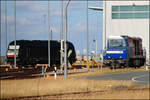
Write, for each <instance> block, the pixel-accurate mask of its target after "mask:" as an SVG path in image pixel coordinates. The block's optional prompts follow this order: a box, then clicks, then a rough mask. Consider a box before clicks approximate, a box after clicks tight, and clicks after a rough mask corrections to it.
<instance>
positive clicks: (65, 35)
mask: <svg viewBox="0 0 150 100" xmlns="http://www.w3.org/2000/svg"><path fill="white" fill-rule="evenodd" d="M69 3H70V0H68V2H67V5H66V7H65V30H64V43H65V57H64V60H65V61H64V63H65V66H64V67H65V68H64V69H65V70H64V78H65V79H67V66H68V64H67V58H68V57H67V8H68V6H69Z"/></svg>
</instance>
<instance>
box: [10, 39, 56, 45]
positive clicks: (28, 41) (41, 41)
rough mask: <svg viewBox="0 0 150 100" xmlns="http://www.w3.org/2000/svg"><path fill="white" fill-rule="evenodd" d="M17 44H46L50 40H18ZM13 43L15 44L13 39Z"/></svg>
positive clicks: (54, 41) (52, 41) (53, 41)
mask: <svg viewBox="0 0 150 100" xmlns="http://www.w3.org/2000/svg"><path fill="white" fill-rule="evenodd" d="M16 43H17V45H19V44H28V45H34V44H36V45H38V44H39V45H44V44H47V43H48V40H17V41H16ZM51 43H53V44H55V43H59V41H57V40H51ZM11 44H14V41H12V42H11V43H10V45H11Z"/></svg>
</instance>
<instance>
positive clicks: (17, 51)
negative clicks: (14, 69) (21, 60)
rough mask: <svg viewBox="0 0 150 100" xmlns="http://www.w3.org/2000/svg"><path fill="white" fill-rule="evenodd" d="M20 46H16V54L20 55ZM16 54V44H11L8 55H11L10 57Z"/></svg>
mask: <svg viewBox="0 0 150 100" xmlns="http://www.w3.org/2000/svg"><path fill="white" fill-rule="evenodd" d="M19 48H20V46H19V45H17V46H16V56H18V53H19ZM14 55H15V46H14V45H10V46H9V49H8V51H7V56H9V57H14Z"/></svg>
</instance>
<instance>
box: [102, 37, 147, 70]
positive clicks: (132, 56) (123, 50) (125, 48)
mask: <svg viewBox="0 0 150 100" xmlns="http://www.w3.org/2000/svg"><path fill="white" fill-rule="evenodd" d="M103 58H104V64H105V65H108V66H110V68H119V67H125V66H130V67H141V66H143V65H144V64H145V61H146V51H145V49H143V48H142V39H141V38H139V37H129V36H110V37H109V38H108V40H107V49H106V50H105V53H104V56H103Z"/></svg>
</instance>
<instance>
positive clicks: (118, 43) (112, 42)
mask: <svg viewBox="0 0 150 100" xmlns="http://www.w3.org/2000/svg"><path fill="white" fill-rule="evenodd" d="M108 45H109V47H120V46H122V40H121V39H110V40H108Z"/></svg>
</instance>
